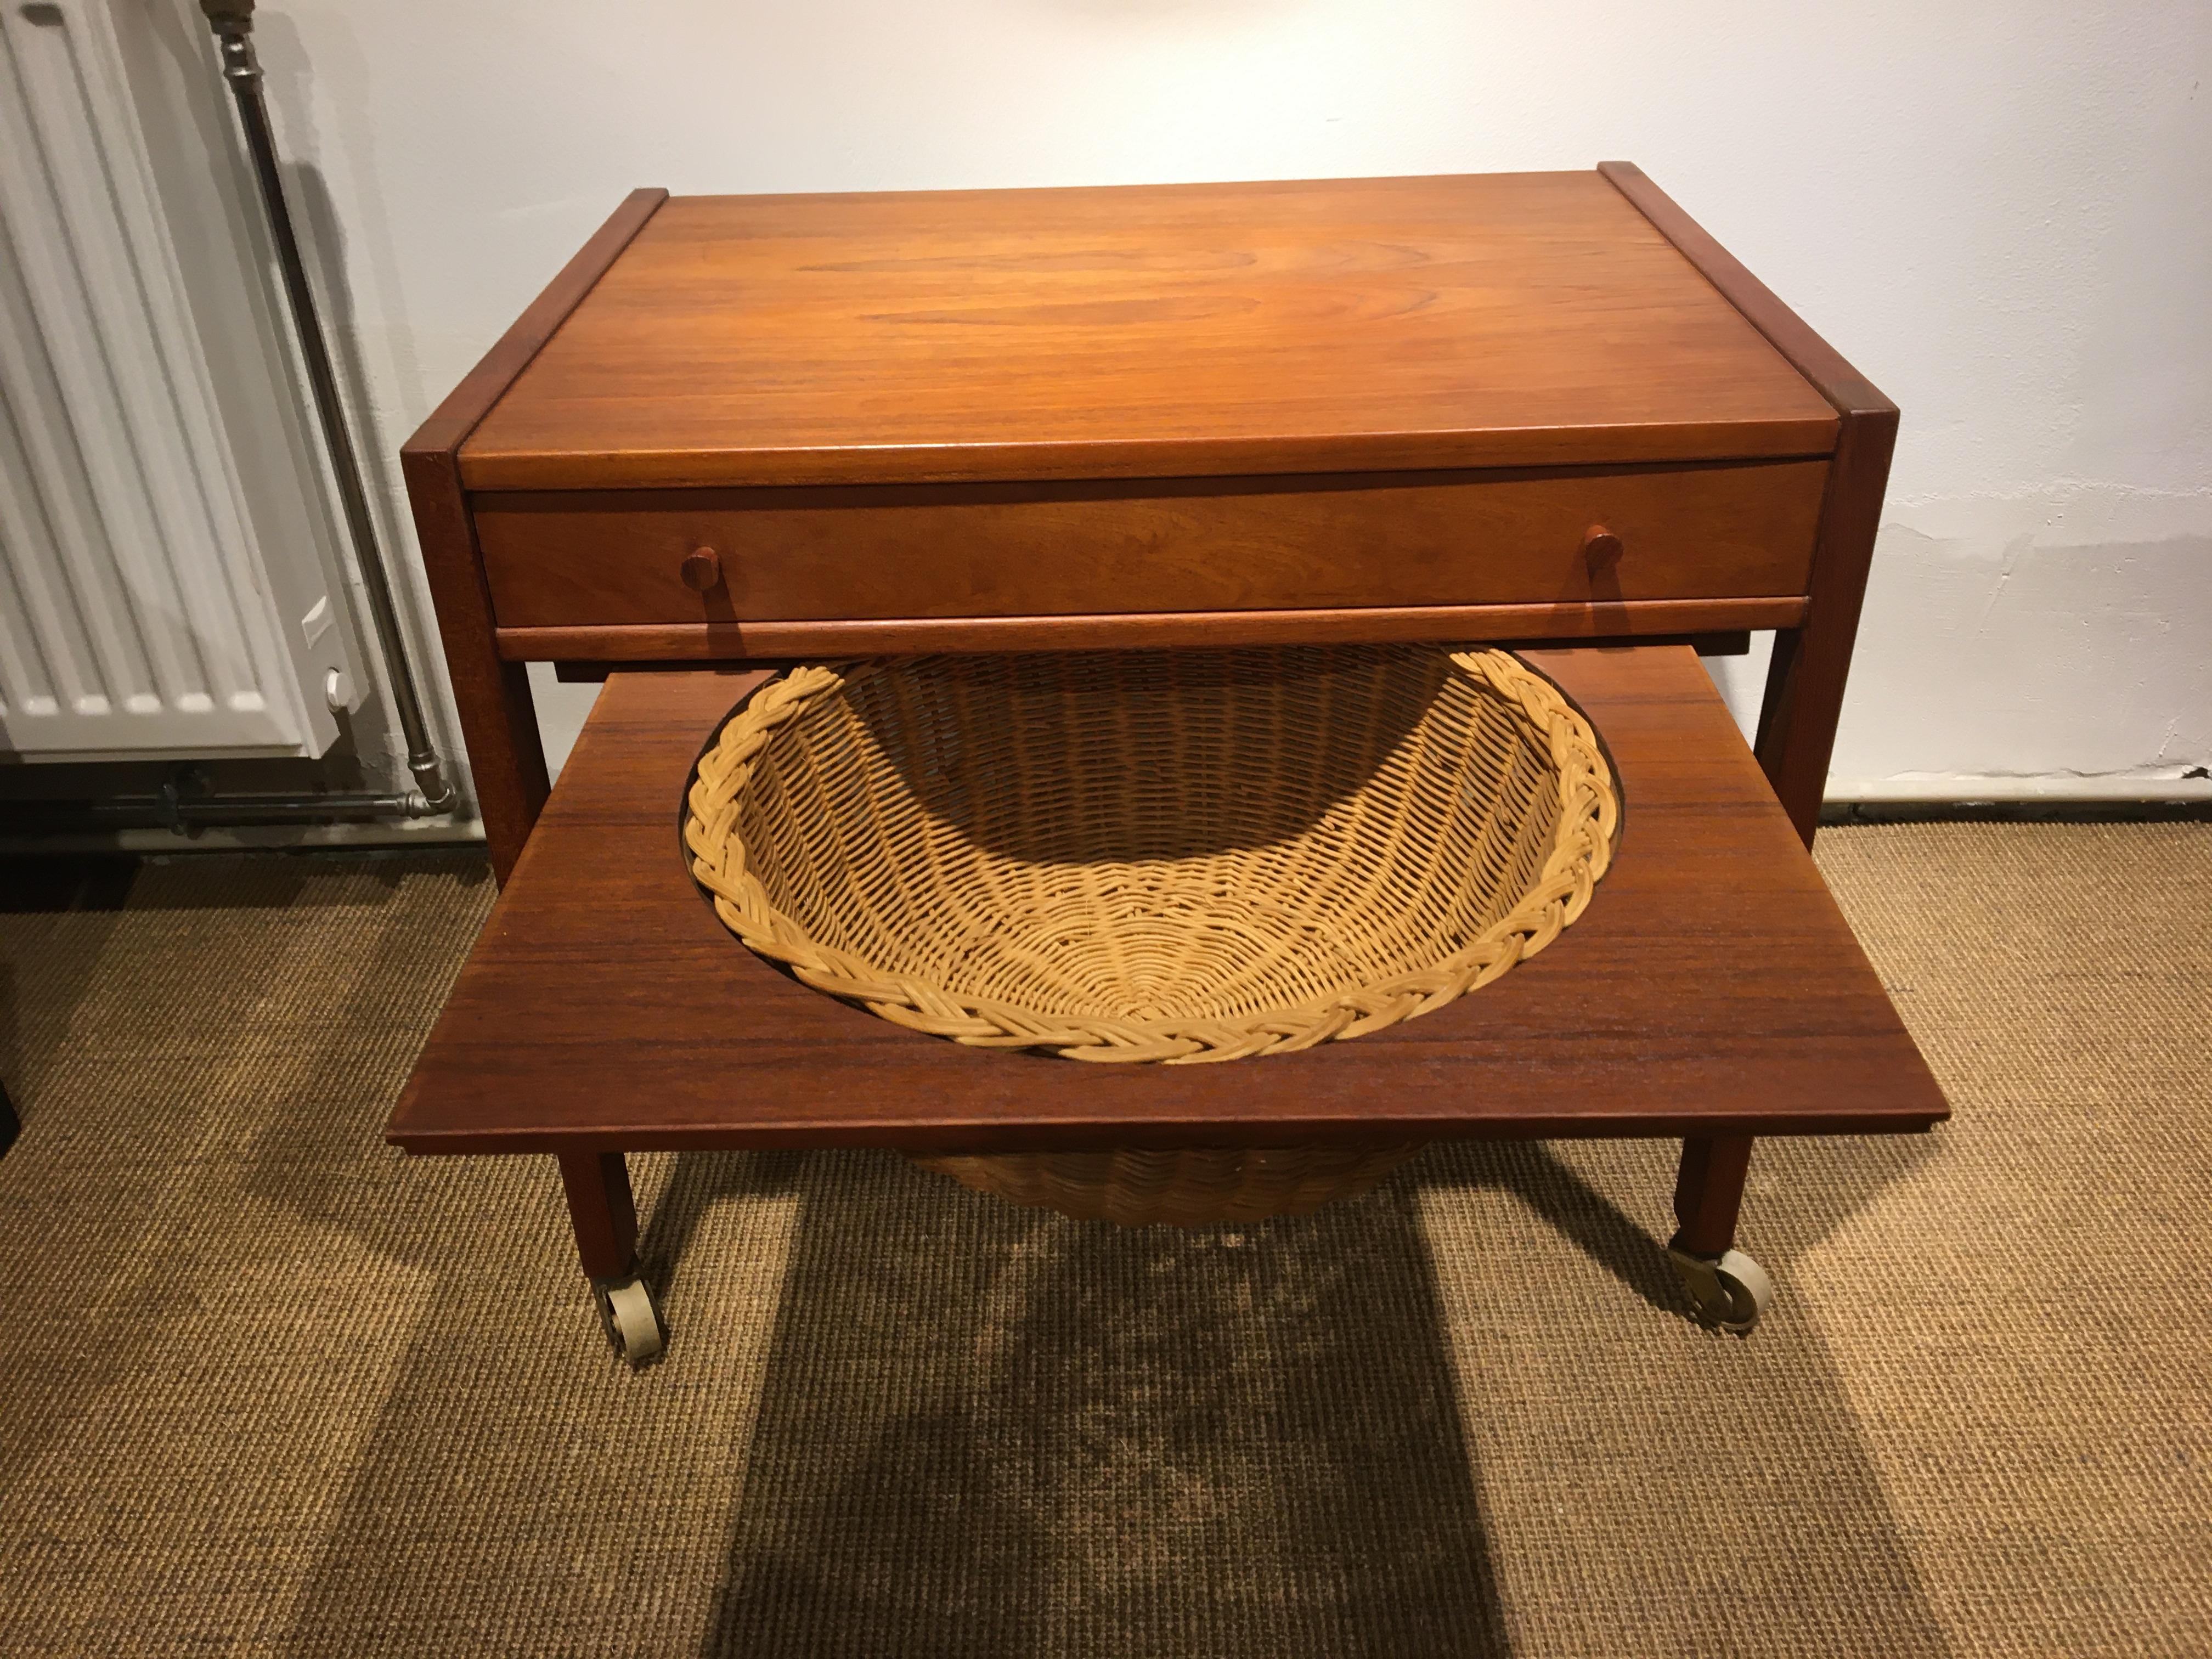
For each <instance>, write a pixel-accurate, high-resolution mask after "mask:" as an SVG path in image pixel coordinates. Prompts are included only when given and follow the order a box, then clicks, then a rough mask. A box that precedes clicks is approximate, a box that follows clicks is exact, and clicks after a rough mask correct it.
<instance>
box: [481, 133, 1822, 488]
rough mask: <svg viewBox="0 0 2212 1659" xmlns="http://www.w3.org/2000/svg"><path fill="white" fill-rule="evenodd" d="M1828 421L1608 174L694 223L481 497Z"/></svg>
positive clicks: (1615, 441) (1728, 452)
mask: <svg viewBox="0 0 2212 1659" xmlns="http://www.w3.org/2000/svg"><path fill="white" fill-rule="evenodd" d="M1836 432H1837V422H1836V416H1835V411H1834V410H1832V408H1831V407H1830V406H1829V405H1828V404H1827V403H1826V401H1824V400H1823V398H1821V397H1820V395H1819V394H1818V393H1817V392H1814V390H1813V389H1812V388H1811V387H1809V386H1808V385H1807V384H1806V382H1805V380H1804V379H1803V378H1802V377H1801V376H1800V375H1799V374H1797V373H1796V372H1795V371H1793V370H1792V369H1791V368H1790V365H1789V364H1788V363H1787V362H1784V360H1783V357H1782V356H1781V355H1780V354H1779V353H1778V352H1777V351H1776V349H1774V347H1773V346H1772V345H1771V344H1769V343H1768V342H1767V340H1766V339H1765V338H1764V337H1762V336H1761V335H1760V333H1759V330H1758V329H1756V328H1754V327H1753V325H1751V324H1750V323H1749V322H1747V320H1746V319H1745V318H1744V317H1743V316H1742V315H1741V314H1740V313H1739V312H1738V310H1737V309H1736V307H1734V306H1732V305H1730V304H1729V302H1728V301H1726V300H1724V299H1723V298H1722V297H1721V296H1720V295H1718V294H1717V293H1716V292H1715V290H1714V289H1713V287H1712V286H1711V284H1710V283H1707V282H1706V281H1705V278H1704V277H1703V276H1700V275H1699V272H1698V270H1696V269H1695V268H1694V267H1693V266H1692V264H1691V263H1690V262H1689V261H1688V260H1687V259H1686V258H1684V257H1683V255H1682V254H1681V253H1680V252H1677V250H1676V249H1675V247H1674V246H1672V245H1671V244H1670V243H1669V242H1668V239H1667V238H1666V237H1665V236H1664V235H1662V234H1660V233H1659V231H1658V230H1656V229H1655V228H1654V227H1653V226H1652V224H1651V223H1650V222H1649V221H1648V220H1647V219H1646V218H1645V217H1644V215H1642V214H1641V213H1639V212H1638V210H1636V208H1635V207H1633V206H1632V205H1631V204H1630V203H1629V202H1628V201H1627V200H1626V198H1625V197H1623V196H1622V194H1621V193H1620V191H1617V190H1616V189H1614V188H1613V185H1609V184H1607V182H1606V180H1605V179H1602V178H1601V177H1600V176H1599V175H1598V174H1596V173H1521V174H1492V175H1481V176H1471V177H1455V178H1421V179H1350V180H1322V181H1309V182H1288V183H1264V184H1232V185H1166V186H1141V187H1129V188H1110V189H1093V190H1052V191H1043V190H1019V191H951V192H945V191H934V192H931V191H925V192H912V193H901V194H878V195H843V196H783V197H677V198H674V199H672V200H671V201H669V202H668V203H667V204H665V206H664V207H663V208H662V209H661V210H659V212H658V213H657V214H655V215H654V216H653V219H652V221H651V222H650V223H649V224H647V226H646V227H645V228H644V230H643V231H642V232H641V234H639V235H638V236H637V237H636V239H635V240H634V241H633V242H632V243H631V244H630V245H629V248H628V249H627V250H626V251H625V252H624V253H623V256H622V258H620V259H618V260H617V262H616V264H614V266H613V268H612V269H611V270H609V271H608V272H607V273H606V275H605V277H604V279H603V280H601V281H600V282H599V284H598V285H597V287H596V288H595V289H593V290H592V293H591V295H590V296H589V298H588V299H587V300H586V301H585V302H584V303H583V304H582V305H581V306H580V307H578V308H577V310H576V312H575V314H574V316H573V317H571V318H570V319H569V320H568V324H567V325H565V326H564V327H563V328H562V330H561V331H560V333H559V334H558V335H557V336H556V337H555V338H554V339H553V340H552V341H551V342H550V344H549V345H547V346H546V348H545V349H544V350H543V351H541V352H540V353H539V354H538V356H537V357H536V358H535V360H534V361H533V362H532V363H531V364H530V366H529V368H527V369H526V370H525V371H524V372H523V374H521V376H520V379H519V380H517V381H516V383H515V385H514V386H513V389H512V390H511V391H510V392H508V393H507V396H506V397H504V398H501V401H500V403H499V404H498V406H497V407H496V408H495V409H494V410H492V411H491V413H490V414H489V416H487V417H486V418H485V419H484V420H483V422H481V424H479V425H478V426H477V428H476V429H475V431H474V432H473V434H472V435H471V436H470V437H469V439H468V441H467V442H466V444H465V446H464V447H463V449H462V452H461V472H462V477H463V478H464V479H465V481H466V483H467V484H468V486H469V487H470V488H471V489H577V488H597V487H613V488H637V487H663V488H667V487H673V488H690V487H695V486H708V485H720V484H743V485H756V484H770V485H775V484H814V483H914V482H940V481H949V480H991V479H1007V478H1081V477H1176V476H1194V475H1212V474H1241V473H1255V472H1316V471H1322V472H1326V471H1382V470H1396V469H1424V468H1431V467H1462V466H1545V465H1571V464H1577V463H1613V464H1619V463H1627V462H1637V461H1662V460H1683V459H1735V458H1740V457H1750V456H1809V455H1825V454H1826V453H1829V452H1830V451H1831V450H1832V448H1833V447H1834V444H1835V440H1836Z"/></svg>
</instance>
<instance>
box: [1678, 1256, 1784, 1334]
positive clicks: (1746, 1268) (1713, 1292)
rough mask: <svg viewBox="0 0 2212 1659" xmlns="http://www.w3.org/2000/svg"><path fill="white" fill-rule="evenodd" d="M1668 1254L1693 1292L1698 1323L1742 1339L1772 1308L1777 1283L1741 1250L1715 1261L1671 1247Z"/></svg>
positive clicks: (1691, 1295) (1689, 1290) (1691, 1300)
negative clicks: (1760, 1317)
mask: <svg viewBox="0 0 2212 1659" xmlns="http://www.w3.org/2000/svg"><path fill="white" fill-rule="evenodd" d="M1667 1254H1668V1255H1669V1256H1670V1257H1672V1258H1673V1259H1674V1271H1675V1272H1677V1273H1680V1275H1681V1276H1682V1288H1683V1289H1684V1290H1686V1291H1688V1292H1689V1293H1690V1305H1691V1306H1692V1308H1693V1309H1694V1310H1696V1312H1697V1316H1698V1322H1699V1324H1702V1325H1710V1326H1711V1327H1712V1328H1714V1329H1715V1330H1722V1331H1729V1332H1732V1333H1733V1334H1735V1335H1737V1336H1743V1335H1746V1334H1748V1333H1749V1332H1750V1330H1751V1328H1752V1327H1753V1326H1754V1325H1756V1324H1758V1323H1759V1316H1760V1315H1761V1314H1763V1313H1765V1311H1766V1310H1767V1309H1768V1308H1769V1307H1771V1305H1773V1302H1774V1281H1773V1280H1772V1279H1769V1278H1768V1277H1767V1276H1766V1269H1765V1268H1764V1267H1760V1266H1759V1263H1757V1262H1756V1261H1753V1260H1752V1259H1751V1258H1750V1257H1749V1256H1747V1255H1745V1254H1744V1253H1743V1252H1742V1251H1741V1250H1729V1251H1727V1252H1725V1253H1723V1255H1720V1256H1719V1257H1717V1258H1715V1257H1711V1256H1702V1255H1691V1254H1690V1253H1689V1252H1688V1251H1686V1250H1678V1249H1673V1248H1672V1247H1669V1249H1668V1252H1667Z"/></svg>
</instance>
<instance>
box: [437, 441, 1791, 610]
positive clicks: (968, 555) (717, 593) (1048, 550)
mask: <svg viewBox="0 0 2212 1659" xmlns="http://www.w3.org/2000/svg"><path fill="white" fill-rule="evenodd" d="M1827 465H1828V464H1827V462H1826V460H1824V459H1815V460H1791V461H1771V462H1755V463H1741V464H1734V465H1688V466H1647V467H1637V468H1632V469H1625V470H1613V471H1598V470H1592V469H1575V470H1571V471H1559V470H1547V471H1527V472H1495V471H1482V472H1457V473H1453V472H1428V473H1388V474H1364V475H1338V476H1332V477H1284V478H1257V477H1255V478H1200V479H1139V480H1132V481H1126V482H1121V481H1116V482H1100V483H1077V484H1066V483H1054V484H969V485H957V486H956V485H945V486H914V487H907V486H897V487H890V486H885V487H870V488H865V489H863V488H849V489H697V490H605V491H563V492H552V493H545V494H522V493H513V494H509V493H495V494H483V495H476V496H474V497H472V498H471V501H472V506H473V508H474V512H475V517H476V526H477V539H478V543H479V544H480V545H481V547H482V549H483V562H484V569H485V573H486V574H487V576H488V578H489V581H490V584H491V592H492V601H493V608H494V611H495V615H496V617H497V621H498V625H499V626H501V627H502V628H546V627H577V626H586V625H598V626H616V625H622V624H627V623H697V622H702V621H708V622H712V621H730V620H737V621H763V622H765V621H781V620H800V619H822V620H827V619H833V618H886V617H1016V616H1053V615H1096V614H1118V613H1127V612H1132V611H1247V610H1294V609H1301V608H1306V607H1315V608H1325V607H1340V606H1368V605H1516V604H1552V603H1558V602H1561V601H1586V600H1600V601H1619V600H1638V599H1748V598H1759V597H1765V596H1777V595H1786V594H1798V593H1802V592H1804V591H1805V584H1806V578H1807V574H1808V570H1809V569H1810V566H1811V561H1812V554H1813V540H1814V526H1815V524H1816V522H1817V520H1818V519H1819V516H1820V497H1821V491H1822V489H1823V487H1824V485H1825V483H1826V477H1827ZM1598 526H1602V527H1603V528H1604V529H1606V530H1607V531H1609V532H1612V534H1613V536H1614V537H1616V538H1619V547H1618V550H1617V552H1616V551H1614V550H1613V549H1611V548H1610V547H1606V546H1603V545H1601V547H1600V549H1599V551H1598V553H1597V555H1596V556H1592V555H1591V554H1590V553H1589V552H1587V551H1586V550H1585V544H1586V543H1587V542H1588V540H1589V535H1590V532H1591V531H1592V530H1593V528H1595V527H1598ZM702 549H706V550H711V552H712V553H713V555H714V559H713V561H712V562H711V564H709V563H708V562H706V561H695V562H694V563H693V567H692V571H691V574H692V576H693V579H694V580H702V579H704V578H706V577H707V576H708V575H709V574H712V576H713V578H714V580H711V581H710V582H709V584H708V586H706V587H705V588H704V590H703V591H696V590H695V588H694V587H693V586H687V584H686V581H685V569H684V565H685V561H686V559H687V558H690V556H693V555H694V554H695V553H696V552H697V551H698V550H702Z"/></svg>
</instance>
